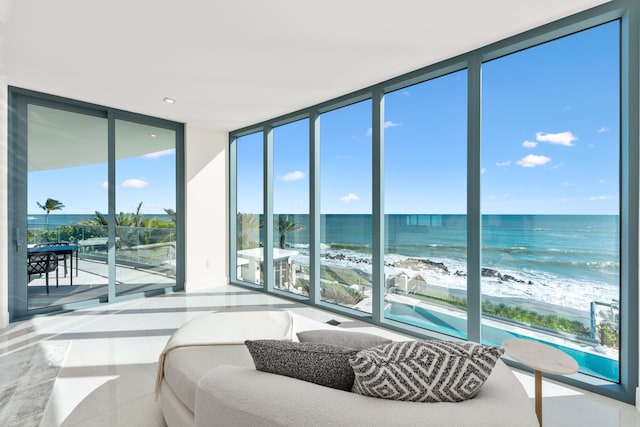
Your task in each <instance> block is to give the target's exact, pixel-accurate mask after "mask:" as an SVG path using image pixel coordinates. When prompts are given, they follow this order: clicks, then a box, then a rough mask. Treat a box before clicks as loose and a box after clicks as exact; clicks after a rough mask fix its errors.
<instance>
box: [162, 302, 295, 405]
mask: <svg viewBox="0 0 640 427" xmlns="http://www.w3.org/2000/svg"><path fill="white" fill-rule="evenodd" d="M292 336H293V319H292V316H291V313H289V312H288V311H284V310H277V309H276V310H273V309H271V310H269V309H264V310H256V309H255V308H253V307H251V308H248V309H246V310H242V309H232V310H224V311H219V312H214V313H208V314H204V315H201V316H197V317H195V318H193V319H191V320H190V321H188V322H187V323H185V324H184V325H183V326H182V327H180V328H179V329H178V330H177V331H176V332H175V333H174V334H173V335H172V336H171V338H170V339H169V341H168V342H167V345H166V347H165V349H164V350H163V351H162V353H161V354H160V359H159V363H158V373H157V378H156V393H157V394H159V392H160V385H161V384H162V382H163V381H164V380H165V379H166V383H167V385H168V386H169V387H170V388H171V390H172V391H173V393H174V394H175V395H176V396H177V397H178V399H179V400H180V401H181V402H182V403H183V404H184V405H185V406H186V407H187V408H188V409H189V410H191V411H193V409H194V403H195V392H196V386H197V384H198V381H200V379H202V377H203V376H204V375H205V374H206V373H207V372H208V371H209V370H211V369H212V368H214V367H216V366H219V365H221V364H229V363H231V364H241V365H243V366H250V367H253V366H254V365H253V360H252V359H251V356H250V354H249V351H248V350H247V349H246V347H245V345H244V341H245V340H247V339H265V338H266V339H280V340H291V339H292Z"/></svg>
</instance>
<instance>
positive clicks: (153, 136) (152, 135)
mask: <svg viewBox="0 0 640 427" xmlns="http://www.w3.org/2000/svg"><path fill="white" fill-rule="evenodd" d="M149 136H150V137H151V138H155V137H156V136H158V135H156V134H155V133H150V134H149Z"/></svg>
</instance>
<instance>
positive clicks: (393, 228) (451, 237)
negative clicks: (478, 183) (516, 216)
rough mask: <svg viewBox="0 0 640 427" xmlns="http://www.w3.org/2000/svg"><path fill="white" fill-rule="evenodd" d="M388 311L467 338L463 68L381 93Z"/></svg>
mask: <svg viewBox="0 0 640 427" xmlns="http://www.w3.org/2000/svg"><path fill="white" fill-rule="evenodd" d="M384 147H385V149H384V162H385V163H384V196H385V201H384V206H385V258H384V259H385V283H386V295H385V300H386V301H387V302H388V305H387V308H386V310H385V317H386V318H388V319H392V320H397V321H401V322H405V323H408V324H410V325H414V326H419V327H423V328H427V329H430V330H433V331H437V332H441V333H445V334H449V335H453V336H456V337H459V338H466V335H467V333H466V331H467V313H466V297H467V291H466V290H467V281H466V271H467V261H466V260H467V226H466V224H467V216H466V211H467V206H466V197H467V173H466V171H467V162H466V158H467V71H466V70H463V71H459V72H456V73H453V74H449V75H447V76H443V77H440V78H437V79H434V80H430V81H427V82H424V83H421V84H417V85H414V86H410V87H407V88H404V89H401V90H398V91H395V92H392V93H389V94H387V95H385V122H384Z"/></svg>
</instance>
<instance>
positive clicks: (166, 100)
mask: <svg viewBox="0 0 640 427" xmlns="http://www.w3.org/2000/svg"><path fill="white" fill-rule="evenodd" d="M163 101H164V102H166V103H167V104H173V103H175V102H176V100H175V99H172V98H167V97H165V98H164V99H163Z"/></svg>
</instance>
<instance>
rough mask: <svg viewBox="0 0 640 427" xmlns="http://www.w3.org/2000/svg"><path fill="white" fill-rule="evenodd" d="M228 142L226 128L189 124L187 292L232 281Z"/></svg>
mask: <svg viewBox="0 0 640 427" xmlns="http://www.w3.org/2000/svg"><path fill="white" fill-rule="evenodd" d="M228 146H229V137H228V135H227V133H226V132H219V131H212V130H208V129H204V128H198V127H196V126H192V125H187V126H186V129H185V186H186V195H185V199H186V203H185V204H186V207H185V209H186V217H185V218H186V225H185V228H186V231H185V235H186V239H185V245H186V251H185V252H186V253H185V257H186V268H185V270H186V278H185V281H186V283H185V289H186V291H187V292H192V291H196V290H200V289H204V288H208V287H211V286H212V285H221V284H226V283H228V282H229V256H228V244H227V242H228V241H229V232H228V230H229V226H228V224H229V215H228V210H229V209H228V206H229V194H228V188H229V184H228V182H229V181H228V180H229V178H228V176H229V173H228V166H227V165H228V160H227V159H228Z"/></svg>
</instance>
